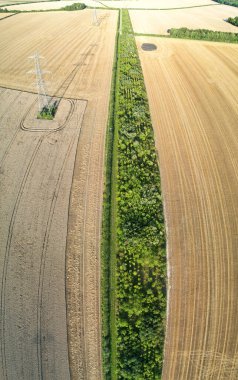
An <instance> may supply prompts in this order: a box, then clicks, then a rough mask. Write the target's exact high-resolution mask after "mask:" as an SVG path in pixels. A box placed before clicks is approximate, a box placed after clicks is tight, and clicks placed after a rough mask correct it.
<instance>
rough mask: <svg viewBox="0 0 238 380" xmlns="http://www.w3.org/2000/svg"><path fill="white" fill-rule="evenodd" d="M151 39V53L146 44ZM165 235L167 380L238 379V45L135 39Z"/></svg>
mask: <svg viewBox="0 0 238 380" xmlns="http://www.w3.org/2000/svg"><path fill="white" fill-rule="evenodd" d="M145 42H146V43H154V44H156V45H157V47H158V49H157V50H156V51H152V52H151V51H149V52H145V51H143V50H142V49H141V45H142V43H145ZM137 45H138V49H139V53H140V58H141V61H142V66H143V72H144V75H145V81H146V86H147V91H148V96H149V102H150V109H151V114H152V121H153V126H154V130H155V136H156V145H157V148H158V152H159V160H160V168H161V176H162V188H163V197H164V204H165V216H166V221H167V233H168V237H167V238H168V247H167V252H168V265H169V267H168V268H169V284H168V319H167V332H166V342H165V358H164V369H163V379H164V380H168V379H169V380H173V379H176V380H181V379H183V380H186V379H187V380H191V379H196V380H197V379H201V380H206V379H209V380H211V379H214V380H217V379H230V380H235V379H237V376H238V325H237V314H238V302H237V289H238V256H237V251H238V219H237V212H238V192H237V189H238V129H237V125H238V107H237V91H238V75H237V74H238V65H237V62H238V47H237V46H234V45H229V44H221V43H208V42H196V41H176V40H169V41H168V40H164V39H159V38H145V37H144V38H142V37H141V38H137Z"/></svg>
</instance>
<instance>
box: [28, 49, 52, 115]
mask: <svg viewBox="0 0 238 380" xmlns="http://www.w3.org/2000/svg"><path fill="white" fill-rule="evenodd" d="M29 58H30V59H34V61H35V70H32V71H29V73H30V74H35V76H36V82H35V85H36V88H37V92H38V105H39V112H41V111H42V110H43V108H45V107H46V108H48V107H49V102H50V99H49V97H48V96H47V95H46V83H45V81H44V79H43V74H45V73H49V71H42V70H41V66H40V59H41V58H43V57H41V56H40V55H39V53H38V52H36V53H35V54H34V55H32V56H31V57H29Z"/></svg>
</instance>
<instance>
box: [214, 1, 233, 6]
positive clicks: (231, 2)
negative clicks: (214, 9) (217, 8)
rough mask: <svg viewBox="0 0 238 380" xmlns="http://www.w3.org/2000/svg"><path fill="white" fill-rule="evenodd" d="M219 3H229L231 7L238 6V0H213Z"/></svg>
mask: <svg viewBox="0 0 238 380" xmlns="http://www.w3.org/2000/svg"><path fill="white" fill-rule="evenodd" d="M213 1H215V2H216V3H219V4H226V5H231V6H232V7H238V0H213Z"/></svg>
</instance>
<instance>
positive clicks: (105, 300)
mask: <svg viewBox="0 0 238 380" xmlns="http://www.w3.org/2000/svg"><path fill="white" fill-rule="evenodd" d="M118 28H119V20H118V25H117V33H116V43H115V53H114V63H113V74H112V85H111V98H110V104H109V118H108V126H107V136H106V157H105V175H104V178H105V189H104V203H103V223H102V246H101V263H102V268H101V271H102V277H101V297H102V300H101V301H102V346H103V347H102V349H103V375H104V379H106V380H112V379H113V378H112V377H111V373H112V368H114V364H113V363H115V352H116V331H115V326H116V324H115V310H116V299H115V287H116V284H115V280H116V275H115V270H116V265H115V255H112V254H111V252H115V250H116V247H115V243H116V238H115V231H114V228H113V226H114V225H115V218H116V205H115V198H116V197H115V191H116V176H117V174H116V173H117V171H116V162H117V149H116V146H117V131H116V130H115V129H116V126H115V108H116V105H115V103H116V91H117V90H116V88H117V83H116V82H117V70H118V67H117V50H118V36H119V30H118Z"/></svg>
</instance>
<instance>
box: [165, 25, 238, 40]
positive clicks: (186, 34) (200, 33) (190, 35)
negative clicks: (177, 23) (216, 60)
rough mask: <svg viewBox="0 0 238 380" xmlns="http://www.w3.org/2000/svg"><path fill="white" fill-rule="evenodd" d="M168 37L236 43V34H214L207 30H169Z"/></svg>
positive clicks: (237, 35)
mask: <svg viewBox="0 0 238 380" xmlns="http://www.w3.org/2000/svg"><path fill="white" fill-rule="evenodd" d="M169 33H170V37H176V38H187V39H192V40H207V41H220V42H233V43H238V33H226V32H214V31H212V30H208V29H194V30H193V29H188V28H179V29H174V28H173V29H169Z"/></svg>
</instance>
